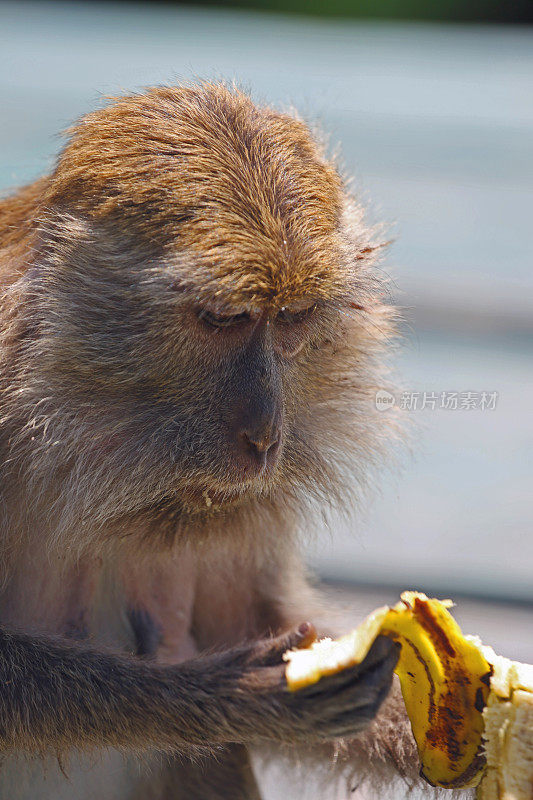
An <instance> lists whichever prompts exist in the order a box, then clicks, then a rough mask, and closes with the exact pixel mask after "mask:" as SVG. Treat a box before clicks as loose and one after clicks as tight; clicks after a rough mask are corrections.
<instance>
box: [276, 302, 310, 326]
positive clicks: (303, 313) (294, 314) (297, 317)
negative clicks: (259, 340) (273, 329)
mask: <svg viewBox="0 0 533 800" xmlns="http://www.w3.org/2000/svg"><path fill="white" fill-rule="evenodd" d="M316 309H317V304H316V303H313V305H312V306H309V307H308V308H303V309H301V310H300V311H291V310H290V309H288V308H282V309H281V311H280V312H279V314H278V317H277V318H278V320H279V321H280V322H285V323H287V324H289V325H296V324H298V323H299V322H304V321H305V320H306V319H308V318H309V317H310V316H311V315H312V314H313V313H314V312H315V311H316Z"/></svg>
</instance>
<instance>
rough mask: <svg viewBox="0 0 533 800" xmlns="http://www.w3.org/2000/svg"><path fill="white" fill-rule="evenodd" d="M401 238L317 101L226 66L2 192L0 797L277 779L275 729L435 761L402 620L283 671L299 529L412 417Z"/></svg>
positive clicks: (92, 122) (180, 788)
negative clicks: (340, 155)
mask: <svg viewBox="0 0 533 800" xmlns="http://www.w3.org/2000/svg"><path fill="white" fill-rule="evenodd" d="M379 247H380V241H379V238H378V237H377V236H376V234H375V233H374V232H373V231H372V230H370V229H369V228H368V227H367V226H366V225H365V222H364V218H363V215H362V211H361V209H360V207H359V206H358V205H357V204H356V203H355V201H354V200H353V199H352V198H351V197H350V195H349V194H348V192H347V189H346V186H345V184H344V182H343V180H342V179H341V177H340V176H339V173H338V171H337V170H336V168H335V166H334V165H333V164H332V163H331V162H330V161H328V160H327V159H326V157H325V156H324V154H323V152H322V149H321V147H320V146H319V144H317V142H316V141H315V140H314V138H313V136H312V135H311V133H310V132H309V130H308V128H307V127H306V125H305V124H304V123H303V122H302V121H300V120H299V119H297V118H296V117H293V116H290V115H286V114H282V113H278V112H276V111H274V110H272V109H270V108H262V107H258V106H256V105H255V104H254V103H253V102H252V101H251V100H250V99H249V98H248V97H247V96H246V95H245V94H243V93H241V92H239V91H237V90H232V89H228V88H226V87H224V86H222V85H213V84H201V85H199V86H192V87H181V86H180V87H174V88H155V89H151V90H149V91H147V92H146V93H144V94H139V95H133V96H129V97H123V98H120V99H118V100H116V101H114V102H111V103H110V104H109V105H107V107H105V108H103V109H101V110H98V111H96V112H94V113H91V114H89V115H88V116H86V117H84V118H83V119H82V120H81V121H80V122H79V123H78V124H77V125H76V126H75V127H74V128H73V129H72V130H71V131H70V132H69V138H68V142H67V144H66V147H65V148H64V150H63V152H62V154H61V155H60V157H59V160H58V162H57V165H56V167H55V169H54V171H53V172H52V174H51V175H49V176H48V177H44V178H41V179H40V180H38V181H36V182H35V183H33V184H32V185H31V186H28V187H26V188H23V189H21V190H20V191H18V192H17V193H15V194H13V195H11V196H9V197H7V198H6V199H4V200H3V201H2V202H1V203H0V248H1V249H0V290H1V305H0V531H1V565H2V582H1V588H0V623H1V627H0V751H1V752H2V761H1V765H0V798H6V799H7V798H9V800H21V798H36V797H38V798H39V800H45V798H50V800H52V798H53V800H58V798H72V797H76V798H87V799H89V798H95V797H98V798H99V800H108V799H109V800H111V798H144V800H163V798H165V799H167V798H177V799H178V800H179V799H182V800H216V798H218V799H219V800H257V799H258V798H259V797H260V794H259V789H258V787H257V784H256V781H255V778H254V775H253V772H252V768H251V766H250V762H249V758H248V748H249V747H255V746H258V747H260V746H261V745H265V746H266V745H269V744H270V745H276V744H279V745H285V746H286V747H285V748H284V749H285V750H286V751H294V752H298V751H299V750H300V751H301V752H304V751H306V749H307V750H308V749H309V748H310V747H313V746H316V748H317V750H316V753H317V755H316V758H319V756H320V757H322V758H323V759H327V753H328V752H329V753H330V755H331V753H333V751H334V750H335V751H336V752H337V756H338V757H337V763H340V762H342V763H345V764H346V769H347V770H350V769H352V767H353V769H354V770H355V773H356V775H357V776H358V777H356V780H359V779H362V778H363V777H365V776H368V775H371V776H372V775H378V774H379V775H386V774H388V773H387V769H389V768H390V770H391V771H392V772H391V774H392V773H393V772H395V771H399V772H400V773H403V774H411V773H413V774H414V773H415V772H416V758H415V754H414V749H413V744H412V739H411V738H410V734H409V733H408V732H407V730H408V728H407V725H406V723H405V719H404V717H403V716H402V714H401V712H400V710H399V708H398V706H397V705H396V704H395V703H393V702H392V703H391V701H390V699H389V700H388V701H387V702H386V703H385V704H384V707H383V709H384V710H383V709H382V712H381V713H380V716H378V719H377V721H374V722H372V720H373V719H374V717H375V715H376V713H377V712H378V709H379V708H380V705H381V703H382V701H383V699H384V698H385V696H386V695H387V694H388V692H389V688H390V686H391V679H392V671H393V668H394V665H395V662H396V658H397V653H396V649H395V645H393V644H392V643H391V642H389V641H388V640H386V639H383V638H380V639H378V640H377V642H376V644H375V646H374V648H373V650H372V651H371V653H370V655H369V657H368V658H367V660H366V661H365V662H364V663H363V664H362V665H361V666H360V667H356V668H353V669H351V670H348V671H346V672H344V673H342V674H341V675H339V676H336V677H334V678H327V679H323V680H322V681H320V682H319V683H318V684H316V685H315V686H313V687H311V688H309V689H306V690H304V691H301V692H298V693H294V694H291V693H290V692H288V691H287V689H286V688H285V683H284V679H283V670H284V665H283V661H282V654H283V652H284V651H285V649H286V648H288V647H290V646H301V645H303V644H305V643H307V642H309V641H311V639H312V637H313V636H314V626H313V623H317V620H318V616H317V615H318V614H319V612H320V609H319V603H317V600H316V597H315V595H314V593H313V592H312V591H311V589H310V588H309V587H308V585H307V583H306V578H305V575H304V570H303V569H302V567H301V565H300V561H299V556H298V539H299V536H300V534H301V532H302V531H305V529H307V528H309V527H310V526H311V525H312V520H313V518H314V515H315V514H320V513H321V511H322V510H323V509H324V508H325V506H326V505H331V504H333V505H335V504H336V505H341V506H344V507H345V508H349V507H351V504H352V498H351V490H352V488H353V486H354V485H359V486H360V485H361V483H362V482H363V481H364V479H365V476H366V474H367V473H368V470H369V462H371V461H372V460H374V459H375V458H376V457H378V458H379V454H380V452H382V451H383V448H384V446H385V445H386V443H387V440H388V438H389V437H388V432H387V425H386V420H385V419H384V416H386V415H377V414H376V413H375V410H374V402H373V397H374V392H375V388H376V386H379V385H380V375H381V369H382V368H381V363H382V360H383V359H382V354H383V352H384V350H386V349H387V342H388V341H389V339H390V336H391V333H392V331H393V322H392V318H393V315H392V313H391V312H390V310H389V309H388V308H387V306H386V304H385V303H384V302H383V294H384V291H383V286H382V280H381V278H380V275H379V271H378V270H376V269H375V266H374V265H375V261H376V257H377V253H378V249H379ZM354 622H355V621H354ZM339 752H340V756H339ZM340 768H341V769H342V766H341V767H340ZM324 769H326V767H323V771H324Z"/></svg>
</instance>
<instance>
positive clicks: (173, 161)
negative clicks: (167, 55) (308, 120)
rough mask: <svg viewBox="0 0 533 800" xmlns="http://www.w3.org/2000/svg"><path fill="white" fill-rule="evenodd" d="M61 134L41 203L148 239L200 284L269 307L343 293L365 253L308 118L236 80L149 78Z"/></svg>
mask: <svg viewBox="0 0 533 800" xmlns="http://www.w3.org/2000/svg"><path fill="white" fill-rule="evenodd" d="M69 136H70V138H69V141H68V143H67V146H66V147H65V149H64V151H63V153H62V155H61V157H60V159H59V161H58V164H57V167H56V170H55V172H54V174H53V175H52V176H51V179H50V181H49V184H48V188H47V191H46V193H45V198H44V203H45V205H46V206H47V207H48V208H54V207H59V208H68V209H70V210H73V211H74V212H75V213H76V212H78V213H80V214H81V215H83V216H84V217H86V218H88V219H89V220H94V221H97V222H100V223H101V222H103V223H106V222H110V223H111V225H114V226H115V227H116V228H119V229H120V230H124V231H127V232H129V233H130V234H131V235H133V236H135V237H137V238H138V239H141V240H143V241H145V242H148V243H149V246H150V247H152V248H153V250H154V251H157V252H158V255H160V254H161V253H163V254H164V258H165V259H166V260H168V262H169V263H170V264H173V265H174V266H173V269H174V277H175V280H176V281H179V280H180V279H181V278H188V282H189V283H188V285H189V284H190V283H191V280H192V283H193V284H194V286H191V287H190V288H191V291H193V292H196V293H197V294H199V295H200V296H202V297H204V296H205V297H207V296H209V297H211V298H213V296H214V293H217V294H216V297H217V298H218V297H219V296H220V297H221V299H222V298H223V299H224V302H225V303H228V302H231V303H234V304H241V305H242V304H246V303H248V304H257V305H262V306H264V305H265V304H267V303H268V304H276V305H278V306H279V307H281V306H283V305H291V304H294V303H297V302H298V301H299V300H300V299H301V298H304V297H313V298H315V299H317V300H319V299H331V298H332V297H337V296H345V295H346V294H350V293H351V292H352V289H353V287H354V285H355V287H357V285H358V283H359V279H358V275H359V273H360V271H361V268H362V267H363V266H364V264H365V262H367V261H371V260H373V258H374V251H375V249H376V244H375V242H374V238H373V233H372V231H370V230H369V229H368V228H367V226H366V225H365V224H364V221H363V217H362V212H361V210H360V208H359V207H358V206H357V205H355V204H354V203H353V202H352V201H351V200H350V198H349V197H348V195H347V193H346V191H345V188H344V186H343V182H342V180H341V178H340V176H339V174H338V171H337V170H336V168H335V165H334V164H333V163H332V162H331V161H329V160H328V159H327V158H326V157H325V155H324V152H323V149H322V147H321V145H320V143H319V142H317V140H316V138H315V137H314V136H313V135H312V133H311V131H310V130H309V128H308V126H307V125H305V124H304V123H303V122H302V121H301V120H300V119H298V118H296V117H295V116H290V115H288V114H282V113H280V112H277V111H275V110H273V109H271V108H269V107H260V106H258V105H256V104H255V103H254V102H253V101H252V100H251V99H250V97H249V96H248V95H246V94H245V93H243V92H241V91H239V90H237V89H229V88H228V87H227V86H225V85H223V84H213V83H200V84H198V85H194V86H174V87H158V88H152V89H149V90H147V91H146V92H145V93H143V94H137V95H132V96H126V97H122V98H119V99H115V100H114V101H113V102H111V103H110V104H109V105H108V106H106V107H105V108H102V109H100V110H98V111H95V112H93V113H91V114H88V115H87V116H86V117H84V118H82V119H81V121H80V122H79V123H78V124H77V125H76V126H74V127H73V128H72V129H71V130H70V131H69ZM184 253H186V254H187V258H186V259H184V258H183V254H184ZM185 263H186V269H185V272H186V275H181V274H180V264H181V265H182V264H185ZM191 265H192V266H193V267H194V269H192V270H191ZM191 276H192V277H191Z"/></svg>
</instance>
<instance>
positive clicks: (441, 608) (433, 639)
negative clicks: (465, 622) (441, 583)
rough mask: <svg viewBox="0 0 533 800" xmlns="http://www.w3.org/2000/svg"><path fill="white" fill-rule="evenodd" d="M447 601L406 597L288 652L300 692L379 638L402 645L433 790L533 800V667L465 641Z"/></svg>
mask: <svg viewBox="0 0 533 800" xmlns="http://www.w3.org/2000/svg"><path fill="white" fill-rule="evenodd" d="M451 605H453V604H452V603H451V601H439V600H435V599H430V598H428V597H426V595H424V594H421V593H419V592H404V593H403V594H402V595H401V602H400V603H398V604H397V605H396V606H394V607H393V608H388V607H386V606H385V607H383V608H379V609H377V610H376V611H375V612H374V613H373V614H371V615H370V616H369V617H368V618H367V619H366V620H365V621H364V622H363V624H362V625H361V626H359V628H357V629H356V630H355V631H352V633H349V634H347V635H346V636H343V637H342V638H341V639H338V640H336V641H332V640H331V639H323V640H321V641H319V642H315V643H314V644H313V645H311V647H310V648H307V649H303V650H292V651H289V652H288V653H286V654H285V660H286V661H287V662H288V663H287V668H286V678H287V683H288V686H289V688H290V689H291V690H292V691H297V690H298V689H300V688H302V687H303V686H307V685H309V684H312V683H315V682H316V681H318V680H320V678H321V677H323V676H324V675H329V674H333V673H335V672H339V671H341V670H343V669H346V668H347V667H349V666H352V665H354V664H358V663H361V661H363V659H364V658H365V656H366V655H367V653H368V651H369V650H370V647H371V646H372V643H373V641H374V639H375V638H376V636H377V635H378V634H383V635H386V636H389V637H391V638H393V639H395V640H396V641H398V642H399V643H400V644H401V653H400V657H399V660H398V664H397V666H396V672H397V674H398V677H399V679H400V684H401V688H402V695H403V699H404V702H405V706H406V710H407V714H408V716H409V719H410V721H411V727H412V731H413V735H414V738H415V740H416V744H417V747H418V753H419V758H420V763H421V770H420V774H421V775H422V776H423V777H424V778H425V779H426V781H427V782H428V783H430V784H431V785H433V786H440V787H444V788H450V789H451V788H459V787H465V788H466V787H474V786H478V784H480V782H481V785H479V786H478V790H477V792H478V793H477V798H478V800H532V798H533V667H529V666H527V665H520V664H517V663H516V662H511V661H508V660H507V659H503V658H501V657H500V656H497V655H496V654H495V653H494V651H493V650H492V649H491V648H488V647H483V645H482V644H481V642H480V641H479V639H477V638H476V637H465V636H463V634H462V633H461V629H460V628H459V626H458V624H457V623H456V621H455V620H454V618H453V617H452V615H451V614H450V612H449V607H450V606H451Z"/></svg>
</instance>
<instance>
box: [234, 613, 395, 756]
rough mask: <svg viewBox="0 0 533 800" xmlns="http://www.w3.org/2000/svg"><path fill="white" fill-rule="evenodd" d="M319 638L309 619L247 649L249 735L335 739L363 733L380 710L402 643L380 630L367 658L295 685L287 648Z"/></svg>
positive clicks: (243, 681) (244, 688) (243, 680)
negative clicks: (291, 685) (289, 679)
mask: <svg viewBox="0 0 533 800" xmlns="http://www.w3.org/2000/svg"><path fill="white" fill-rule="evenodd" d="M314 638H315V632H314V628H313V627H312V626H311V625H309V624H308V623H304V624H303V625H301V626H300V628H298V630H296V631H294V632H292V633H290V634H288V635H285V636H281V637H279V638H277V639H273V640H270V641H267V642H262V643H260V644H259V645H256V646H255V647H253V648H251V649H250V650H249V651H248V652H243V654H242V662H241V663H242V670H243V671H242V675H241V677H240V678H239V681H238V684H239V689H240V691H241V695H242V700H243V707H242V709H241V710H242V712H243V719H242V720H241V724H243V723H244V724H245V726H246V727H247V728H249V730H248V732H247V736H248V737H249V738H248V740H261V739H274V740H278V741H283V742H287V743H291V744H293V743H294V744H297V743H304V744H309V743H310V742H311V743H312V742H321V741H322V742H324V741H331V740H334V739H338V738H341V737H342V738H344V737H351V736H354V735H356V734H358V733H360V731H361V730H362V729H363V728H365V727H366V726H367V725H368V723H369V722H371V721H372V720H373V719H374V717H375V716H376V714H377V712H378V710H379V708H380V706H381V703H382V702H383V700H384V699H385V697H386V696H387V694H388V693H389V690H390V687H391V683H392V676H393V671H394V667H395V665H396V662H397V660H398V653H399V650H398V647H397V645H396V644H395V643H394V642H392V641H391V640H390V639H388V638H385V637H383V636H379V637H378V638H377V639H376V641H375V642H374V645H373V646H372V648H371V650H370V652H369V654H368V656H367V657H366V659H365V660H364V661H363V662H362V663H361V664H358V665H356V666H354V667H351V668H350V669H347V670H344V671H343V672H340V673H337V674H336V675H333V676H330V677H324V678H322V679H321V680H320V681H318V682H317V683H315V684H313V685H312V686H308V687H306V688H304V689H301V690H298V691H296V692H294V691H290V690H289V689H288V687H287V682H286V679H285V666H286V665H285V662H283V660H282V658H283V653H285V652H286V650H287V649H290V648H292V647H305V646H307V645H308V644H310V643H311V642H312V641H313V639H314Z"/></svg>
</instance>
